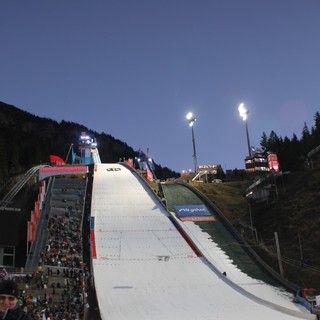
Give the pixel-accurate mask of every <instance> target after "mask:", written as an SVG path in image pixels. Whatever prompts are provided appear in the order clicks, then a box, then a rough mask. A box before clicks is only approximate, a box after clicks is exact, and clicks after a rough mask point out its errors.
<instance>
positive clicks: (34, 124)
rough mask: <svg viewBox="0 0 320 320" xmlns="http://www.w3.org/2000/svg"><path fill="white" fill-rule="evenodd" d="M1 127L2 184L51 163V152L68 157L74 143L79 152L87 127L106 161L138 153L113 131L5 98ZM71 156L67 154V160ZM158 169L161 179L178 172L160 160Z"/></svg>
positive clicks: (156, 167)
mask: <svg viewBox="0 0 320 320" xmlns="http://www.w3.org/2000/svg"><path fill="white" fill-rule="evenodd" d="M0 127H1V135H0V184H1V182H3V181H4V180H6V179H8V178H9V177H11V176H14V175H16V174H19V173H22V172H25V171H26V170H28V169H29V168H31V167H32V166H35V165H38V164H42V163H48V161H49V155H51V154H53V155H57V156H59V157H61V158H62V159H64V160H66V157H67V155H68V152H69V149H70V146H71V144H74V150H75V151H76V152H77V148H78V140H79V137H80V135H81V133H82V132H84V131H85V132H86V133H88V134H89V135H91V136H92V137H94V138H96V140H97V142H98V148H99V154H100V158H101V162H103V163H114V162H118V161H119V159H120V158H121V159H128V158H133V159H134V158H135V157H137V156H138V155H139V152H138V151H135V150H133V149H132V148H131V147H130V146H128V145H127V144H126V143H125V142H123V141H120V140H118V139H115V138H114V137H113V136H111V135H110V134H106V133H104V132H102V133H98V132H96V131H93V130H90V129H88V128H87V127H85V126H83V125H81V124H78V123H74V122H69V121H64V120H62V121H61V122H57V121H55V120H52V119H48V118H42V117H38V116H36V115H33V114H31V113H28V112H26V111H23V110H20V109H19V108H17V107H15V106H12V105H9V104H6V103H3V102H0ZM106 129H108V128H106ZM70 159H71V158H70V157H68V159H67V160H68V161H67V163H70V161H71V160H70ZM155 173H156V176H157V178H158V179H167V178H171V177H178V176H179V174H178V173H177V172H174V171H172V170H170V169H169V168H167V167H164V168H163V167H162V166H161V165H158V164H155Z"/></svg>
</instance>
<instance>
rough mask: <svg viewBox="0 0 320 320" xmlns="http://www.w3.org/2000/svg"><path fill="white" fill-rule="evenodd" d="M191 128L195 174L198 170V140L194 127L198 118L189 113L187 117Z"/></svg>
mask: <svg viewBox="0 0 320 320" xmlns="http://www.w3.org/2000/svg"><path fill="white" fill-rule="evenodd" d="M186 118H187V120H188V122H189V126H190V127H191V134H192V146H193V156H192V157H193V161H194V172H195V173H196V172H197V170H198V164H197V152H196V140H195V138H194V129H193V125H194V123H195V122H196V121H197V119H196V117H195V116H194V114H193V113H192V112H189V113H188V114H187V116H186Z"/></svg>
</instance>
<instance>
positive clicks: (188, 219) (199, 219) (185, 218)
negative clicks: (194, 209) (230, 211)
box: [180, 216, 216, 222]
mask: <svg viewBox="0 0 320 320" xmlns="http://www.w3.org/2000/svg"><path fill="white" fill-rule="evenodd" d="M180 220H181V221H194V222H198V221H216V219H215V217H214V216H201V217H180Z"/></svg>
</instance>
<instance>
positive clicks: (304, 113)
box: [0, 0, 320, 171]
mask: <svg viewBox="0 0 320 320" xmlns="http://www.w3.org/2000/svg"><path fill="white" fill-rule="evenodd" d="M0 39H1V51H0V72H1V73H0V74H1V77H0V101H3V102H5V103H8V104H12V105H14V106H16V107H18V108H20V109H22V110H25V111H28V112H30V113H32V114H35V115H37V116H40V117H46V118H51V119H53V120H57V121H61V120H66V121H72V122H76V123H79V124H83V125H85V126H86V127H88V128H89V129H91V130H94V131H97V132H99V133H102V132H104V133H107V134H111V135H112V136H114V137H115V138H117V139H120V140H122V141H124V142H126V143H127V144H128V145H129V146H131V147H133V148H134V149H135V150H138V149H141V150H143V151H144V152H147V150H149V155H150V156H151V157H152V158H153V159H154V161H155V162H156V163H158V164H161V165H162V166H167V167H169V168H170V169H173V170H175V171H182V170H188V169H193V158H192V154H193V150H192V139H191V129H190V127H189V125H188V122H187V120H186V114H187V113H188V112H189V111H192V112H193V113H194V114H195V115H196V117H197V121H196V123H195V125H194V133H195V142H196V149H197V160H198V164H200V165H201V164H220V165H221V166H222V167H223V169H234V168H238V169H242V168H244V157H245V156H246V155H247V153H248V151H247V149H248V148H247V141H246V132H245V124H244V122H243V121H242V119H241V118H240V115H239V112H238V106H239V104H240V103H241V102H244V104H245V106H246V107H247V108H248V109H249V112H250V113H249V117H248V128H249V136H250V140H251V144H252V145H253V146H255V147H259V143H260V139H261V136H262V133H263V132H266V134H267V135H269V134H270V132H271V130H274V131H275V132H276V133H277V134H278V135H279V136H281V137H283V138H284V137H285V136H287V137H289V138H290V139H291V138H292V135H293V133H296V134H297V136H298V138H300V137H301V132H302V129H303V126H304V122H306V123H307V126H308V127H309V128H310V129H311V127H312V126H313V125H314V120H313V119H314V114H315V113H316V112H317V111H320V90H319V86H320V1H319V0H299V1H298V0H219V1H218V0H194V1H190V0H123V1H122V0H114V1H108V0H105V1H102V0H100V1H98V0H91V1H88V0H86V1H84V0H63V1H62V0H56V1H43V0H42V1H32V0H30V1H16V0H8V1H1V2H0ZM79 134H80V133H79ZM98 143H99V141H98Z"/></svg>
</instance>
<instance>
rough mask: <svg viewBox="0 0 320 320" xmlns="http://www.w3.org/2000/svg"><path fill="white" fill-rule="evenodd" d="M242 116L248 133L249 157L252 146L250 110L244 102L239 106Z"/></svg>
mask: <svg viewBox="0 0 320 320" xmlns="http://www.w3.org/2000/svg"><path fill="white" fill-rule="evenodd" d="M238 110H239V113H240V117H241V118H242V120H243V121H244V122H245V125H246V135H247V144H248V153H249V157H251V147H250V139H249V130H248V114H249V110H248V109H247V108H246V107H245V106H244V103H240V105H239V107H238Z"/></svg>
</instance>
